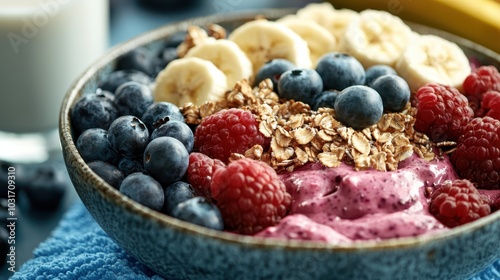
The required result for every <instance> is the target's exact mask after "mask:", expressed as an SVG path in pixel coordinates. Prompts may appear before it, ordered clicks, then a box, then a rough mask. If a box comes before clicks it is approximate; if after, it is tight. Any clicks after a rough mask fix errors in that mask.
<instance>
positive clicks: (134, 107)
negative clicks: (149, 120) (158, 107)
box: [115, 82, 154, 118]
mask: <svg viewBox="0 0 500 280" xmlns="http://www.w3.org/2000/svg"><path fill="white" fill-rule="evenodd" d="M153 103H154V97H153V93H152V92H151V90H150V89H149V87H148V86H146V85H143V84H140V83H137V82H126V83H124V84H122V85H121V86H119V87H118V88H117V89H116V92H115V106H116V108H117V109H118V113H119V114H120V115H121V116H124V115H132V116H136V117H138V118H140V117H142V115H143V114H144V113H145V112H146V110H147V109H148V108H149V106H151V105H152V104H153Z"/></svg>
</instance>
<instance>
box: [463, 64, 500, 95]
mask: <svg viewBox="0 0 500 280" xmlns="http://www.w3.org/2000/svg"><path fill="white" fill-rule="evenodd" d="M462 86H463V89H464V92H465V95H467V96H469V95H472V96H475V97H476V98H478V99H479V100H483V95H484V93H485V92H486V91H488V90H496V91H500V73H498V70H497V69H496V68H495V66H481V67H479V68H477V69H475V70H474V72H472V73H471V74H469V76H467V78H465V80H464V82H463V85H462Z"/></svg>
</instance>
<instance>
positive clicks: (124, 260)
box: [11, 201, 500, 280]
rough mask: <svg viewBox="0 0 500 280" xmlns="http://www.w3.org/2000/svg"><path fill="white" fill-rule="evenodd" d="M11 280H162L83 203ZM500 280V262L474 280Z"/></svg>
mask: <svg viewBox="0 0 500 280" xmlns="http://www.w3.org/2000/svg"><path fill="white" fill-rule="evenodd" d="M11 279H14V280H16V279H23V280H24V279H61V280H64V279H71V280H72V279H83V280H85V279H88V280H90V279H92V280H93V279H104V280H106V279H113V280H114V279H134V280H135V279H139V280H140V279H156V280H159V279H163V278H162V277H160V276H158V275H157V274H155V273H154V272H153V271H151V270H150V269H148V268H147V267H146V266H144V265H142V264H141V263H140V262H139V261H137V260H136V259H135V258H134V257H132V256H130V255H129V254H127V253H126V252H125V251H124V250H123V249H122V248H121V247H119V246H118V245H116V244H115V243H114V241H113V240H111V238H110V237H109V236H108V235H107V234H106V233H105V232H104V231H103V230H102V229H101V228H100V227H99V225H98V224H97V223H96V222H95V221H94V219H93V218H92V216H91V215H90V213H89V212H88V211H87V209H86V208H85V206H84V205H83V204H82V202H81V201H78V202H77V203H76V204H75V205H74V206H72V208H71V209H70V210H69V211H68V212H67V213H66V214H65V216H64V217H63V219H62V221H61V223H60V224H59V226H58V227H57V228H56V229H55V230H54V232H53V233H52V235H51V237H49V238H48V239H47V240H46V241H44V242H43V243H42V244H40V246H39V247H38V248H37V249H35V251H34V257H33V259H31V260H29V261H28V262H27V263H25V264H24V265H23V266H22V267H21V269H20V270H19V272H16V273H15V274H14V275H13V277H12V278H11ZM497 279H500V260H498V261H496V262H495V263H494V264H492V265H491V266H489V267H488V268H487V269H485V270H484V271H482V272H481V273H479V274H477V275H476V276H475V277H473V278H472V279H471V280H497Z"/></svg>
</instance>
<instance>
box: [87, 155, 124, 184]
mask: <svg viewBox="0 0 500 280" xmlns="http://www.w3.org/2000/svg"><path fill="white" fill-rule="evenodd" d="M87 165H88V166H89V167H90V169H92V171H94V172H95V173H96V174H97V175H98V176H99V177H101V178H102V179H103V180H104V181H105V182H106V183H108V184H109V185H110V186H112V187H113V188H115V189H119V188H120V184H121V183H122V181H123V179H124V178H125V175H124V174H123V172H122V171H121V170H120V169H118V168H117V167H116V166H114V165H112V164H109V163H107V162H104V161H100V160H95V161H90V162H87Z"/></svg>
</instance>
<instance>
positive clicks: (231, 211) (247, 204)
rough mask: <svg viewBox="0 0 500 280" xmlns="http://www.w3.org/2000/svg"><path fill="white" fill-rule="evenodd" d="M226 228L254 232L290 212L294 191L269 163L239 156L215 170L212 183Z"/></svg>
mask: <svg viewBox="0 0 500 280" xmlns="http://www.w3.org/2000/svg"><path fill="white" fill-rule="evenodd" d="M211 189H212V195H213V197H214V198H215V200H216V201H217V206H218V207H219V209H220V211H221V213H222V217H223V218H224V225H225V226H226V229H228V230H231V231H235V232H238V233H242V234H254V233H256V232H259V231H261V230H263V229H264V228H266V227H268V226H272V225H275V224H276V223H278V222H279V221H280V220H281V218H283V217H284V216H285V214H286V213H287V209H288V206H289V205H290V202H291V197H290V194H288V193H287V192H286V189H285V185H284V184H283V182H282V181H280V180H279V178H278V175H277V174H276V171H274V169H272V168H271V167H270V166H269V165H267V164H265V163H263V162H261V161H256V160H252V159H246V158H245V159H239V160H236V161H233V162H231V163H230V164H228V165H227V166H226V167H221V168H219V169H217V170H216V171H215V173H214V174H213V177H212V183H211Z"/></svg>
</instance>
